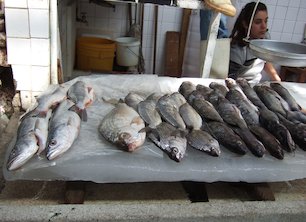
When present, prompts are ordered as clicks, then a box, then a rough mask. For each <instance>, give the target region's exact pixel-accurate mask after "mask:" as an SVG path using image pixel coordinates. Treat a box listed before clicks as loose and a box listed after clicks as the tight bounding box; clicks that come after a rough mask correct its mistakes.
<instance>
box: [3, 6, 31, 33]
mask: <svg viewBox="0 0 306 222" xmlns="http://www.w3.org/2000/svg"><path fill="white" fill-rule="evenodd" d="M5 23H6V35H7V37H18V38H29V37H30V33H29V16H28V10H27V9H19V8H18V9H15V8H6V9H5Z"/></svg>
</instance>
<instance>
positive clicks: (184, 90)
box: [178, 81, 196, 99]
mask: <svg viewBox="0 0 306 222" xmlns="http://www.w3.org/2000/svg"><path fill="white" fill-rule="evenodd" d="M195 89H196V85H195V84H193V83H192V82H190V81H184V82H182V84H181V85H180V87H179V89H178V91H179V92H180V93H181V94H182V95H183V96H184V97H185V99H187V98H188V96H189V95H190V93H192V92H193V91H194V90H195Z"/></svg>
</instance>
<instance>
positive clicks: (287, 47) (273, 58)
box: [249, 39, 306, 67]
mask: <svg viewBox="0 0 306 222" xmlns="http://www.w3.org/2000/svg"><path fill="white" fill-rule="evenodd" d="M249 47H250V49H251V51H252V53H253V54H254V55H255V56H257V57H258V58H261V59H263V60H265V61H269V62H273V63H277V64H279V65H283V66H292V67H305V66H306V45H303V44H297V43H289V42H279V41H275V40H266V39H256V40H251V41H250V44H249Z"/></svg>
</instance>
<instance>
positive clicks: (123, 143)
mask: <svg viewBox="0 0 306 222" xmlns="http://www.w3.org/2000/svg"><path fill="white" fill-rule="evenodd" d="M144 128H145V123H144V121H143V120H142V119H141V117H140V116H139V114H138V113H137V112H136V111H135V110H134V109H133V108H132V107H130V106H128V105H127V104H125V103H119V104H118V105H117V106H116V107H115V108H113V109H112V110H111V111H110V112H109V113H108V114H106V116H105V117H104V118H103V120H102V121H101V124H100V126H99V132H100V133H101V134H102V135H103V136H104V138H105V139H106V140H108V141H109V142H111V143H114V144H116V145H118V146H120V147H122V148H123V149H125V150H126V151H129V152H132V151H134V150H136V149H137V148H139V147H140V146H141V145H142V144H143V143H144V141H145V137H146V132H140V131H141V130H142V129H144Z"/></svg>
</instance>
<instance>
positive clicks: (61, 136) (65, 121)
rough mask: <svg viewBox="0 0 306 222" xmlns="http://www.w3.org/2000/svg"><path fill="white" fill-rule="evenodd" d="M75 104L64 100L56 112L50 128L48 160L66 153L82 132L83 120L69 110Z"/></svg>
mask: <svg viewBox="0 0 306 222" xmlns="http://www.w3.org/2000/svg"><path fill="white" fill-rule="evenodd" d="M73 105H74V103H73V102H71V101H70V100H64V101H63V102H62V103H61V104H60V105H59V106H58V107H57V109H56V110H55V112H54V114H53V116H52V118H51V120H50V127H49V137H48V146H47V150H46V151H47V154H46V156H47V159H48V160H53V159H55V158H57V157H59V156H60V155H62V154H63V153H65V152H66V151H67V150H68V149H69V148H70V147H71V146H72V144H73V143H74V141H75V140H76V139H77V137H78V135H79V132H80V125H81V119H80V117H79V115H78V114H77V113H76V112H73V111H70V110H69V108H71V106H73Z"/></svg>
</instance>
